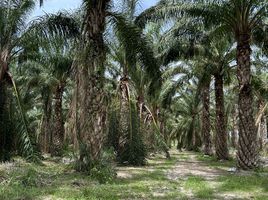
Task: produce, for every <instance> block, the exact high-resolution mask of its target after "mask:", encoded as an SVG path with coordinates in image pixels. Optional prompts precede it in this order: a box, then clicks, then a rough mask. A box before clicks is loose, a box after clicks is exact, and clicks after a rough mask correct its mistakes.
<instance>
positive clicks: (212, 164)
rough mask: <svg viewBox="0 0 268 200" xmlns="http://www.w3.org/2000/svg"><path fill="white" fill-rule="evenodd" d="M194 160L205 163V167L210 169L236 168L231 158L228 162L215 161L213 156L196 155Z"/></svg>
mask: <svg viewBox="0 0 268 200" xmlns="http://www.w3.org/2000/svg"><path fill="white" fill-rule="evenodd" d="M196 159H197V160H199V161H202V162H204V163H206V165H208V166H210V167H214V168H218V169H226V168H230V167H235V166H236V163H235V160H234V159H233V158H230V160H217V158H216V157H215V156H206V155H202V154H201V153H197V155H196Z"/></svg>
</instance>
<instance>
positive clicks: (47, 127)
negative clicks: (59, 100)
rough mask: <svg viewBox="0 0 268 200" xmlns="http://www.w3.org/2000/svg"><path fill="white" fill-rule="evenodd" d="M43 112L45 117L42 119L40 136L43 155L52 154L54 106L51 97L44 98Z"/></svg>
mask: <svg viewBox="0 0 268 200" xmlns="http://www.w3.org/2000/svg"><path fill="white" fill-rule="evenodd" d="M43 98H44V102H43V111H44V115H43V118H42V124H41V133H40V136H39V146H40V148H41V151H42V152H43V153H48V152H50V147H51V132H52V128H51V113H52V105H51V99H50V96H43Z"/></svg>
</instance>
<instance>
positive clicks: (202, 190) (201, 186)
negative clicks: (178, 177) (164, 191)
mask: <svg viewBox="0 0 268 200" xmlns="http://www.w3.org/2000/svg"><path fill="white" fill-rule="evenodd" d="M184 188H185V189H186V190H188V191H189V192H190V193H192V194H193V195H194V196H195V197H196V198H200V199H212V198H213V195H214V191H213V189H212V188H211V187H210V185H209V184H208V182H207V181H206V180H205V179H204V178H203V177H199V176H189V177H188V179H187V180H186V181H185V183H184Z"/></svg>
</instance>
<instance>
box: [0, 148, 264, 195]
mask: <svg viewBox="0 0 268 200" xmlns="http://www.w3.org/2000/svg"><path fill="white" fill-rule="evenodd" d="M171 156H172V159H171V160H166V159H165V158H164V157H163V156H162V155H155V156H152V157H151V158H150V159H148V165H147V166H145V167H118V172H117V173H118V178H117V179H116V180H115V181H114V182H113V183H109V184H98V183H97V182H96V181H93V180H91V179H90V178H89V177H88V176H86V175H83V174H81V173H76V172H75V171H73V170H72V168H71V167H70V166H69V165H67V164H63V162H61V161H57V160H50V159H49V160H46V161H44V165H43V166H40V165H34V164H29V163H25V162H23V161H22V160H16V162H14V163H8V164H2V165H0V200H5V199H6V200H13V199H16V200H19V199H20V200H36V199H37V200H38V199H42V200H54V199H60V200H62V199H77V200H82V199H89V200H99V199H100V200H101V199H108V200H115V199H129V200H132V199H144V200H147V199H228V200H229V199H237V200H239V199H241V200H242V199H260V200H267V199H268V171H267V169H264V170H262V171H259V172H235V173H232V172H228V170H229V169H230V168H231V167H233V166H234V163H233V161H228V162H218V161H216V160H214V159H213V158H210V157H204V156H202V155H201V154H198V153H192V152H178V151H176V150H172V151H171Z"/></svg>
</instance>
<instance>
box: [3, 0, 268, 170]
mask: <svg viewBox="0 0 268 200" xmlns="http://www.w3.org/2000/svg"><path fill="white" fill-rule="evenodd" d="M39 3H40V4H41V5H42V4H43V3H44V2H43V1H40V2H39ZM114 3H115V2H113V1H111V0H98V1H95V0H84V1H83V5H82V8H81V10H79V11H78V12H76V13H74V14H68V13H59V14H55V15H45V16H44V17H40V18H38V19H36V20H34V21H33V22H31V23H30V25H29V26H28V27H26V25H25V21H26V20H25V18H26V17H27V16H28V15H29V13H30V11H31V10H32V9H33V7H34V5H35V2H34V1H32V0H9V1H4V2H3V3H1V4H0V9H1V13H0V14H1V15H2V16H1V18H0V28H1V29H0V33H1V34H0V55H1V59H0V64H1V68H0V69H1V71H0V72H1V73H0V90H1V95H0V122H1V124H0V126H1V130H0V135H1V137H2V138H3V140H1V151H0V158H1V160H7V159H8V158H9V156H8V154H7V153H9V152H14V151H13V150H14V145H15V144H14V141H20V145H19V146H20V147H21V148H19V150H20V152H21V154H22V155H26V156H27V157H28V158H31V157H33V155H34V154H35V153H34V152H37V149H38V148H39V149H41V151H42V152H50V153H51V154H52V155H54V156H57V155H62V151H63V148H64V141H65V142H67V141H68V140H69V143H71V144H74V146H75V147H76V149H79V161H80V162H81V163H82V164H83V165H85V166H87V165H91V164H92V163H97V162H98V161H99V160H100V159H101V157H102V152H103V149H104V144H110V145H111V146H113V147H114V149H115V150H116V151H117V153H118V155H121V156H122V157H121V158H124V159H125V160H124V159H123V160H122V162H125V161H126V160H127V161H128V162H130V163H131V161H129V157H131V156H128V155H129V154H131V155H132V154H135V152H138V150H137V147H135V145H141V144H142V145H143V142H142V141H144V142H145V143H146V145H147V147H148V149H150V150H156V149H155V148H160V149H162V150H163V151H165V152H166V155H167V157H168V156H169V154H168V144H170V141H171V140H172V139H175V138H176V139H177V140H178V147H185V148H187V149H189V150H197V149H198V148H199V147H201V146H202V145H203V146H204V153H205V154H207V155H212V152H213V151H212V150H213V148H212V147H213V146H214V145H213V144H215V153H216V156H217V158H218V159H228V158H229V152H228V134H227V132H228V130H230V128H229V126H230V124H231V123H230V117H229V116H230V115H232V113H234V114H237V115H239V123H238V124H239V125H238V126H239V131H238V132H239V141H238V145H237V149H238V153H237V161H238V166H239V167H240V168H243V169H253V168H256V167H258V166H259V145H258V144H259V142H258V138H260V137H259V136H258V134H257V132H258V133H259V135H260V134H263V133H264V132H265V130H264V129H265V128H264V127H265V126H260V127H259V128H258V130H257V127H256V124H265V122H264V121H265V119H266V118H265V112H266V111H265V109H266V107H267V106H265V102H266V97H263V98H259V99H261V100H262V101H261V102H260V109H259V115H258V116H260V117H259V118H260V120H258V121H257V122H262V123H256V120H255V119H254V113H256V111H255V110H254V109H253V108H254V106H253V103H254V102H255V101H254V99H253V97H254V94H255V93H259V94H260V96H262V95H263V92H259V91H262V90H263V91H267V90H266V88H265V87H263V85H262V84H260V83H262V79H263V77H262V76H263V72H265V70H263V69H261V70H260V74H261V75H258V74H256V76H254V78H255V77H259V78H256V80H257V81H256V82H254V88H252V74H251V65H252V63H253V64H254V66H257V65H258V64H260V63H261V61H263V57H261V58H260V61H259V62H258V63H257V60H253V61H252V60H251V52H252V50H251V45H252V44H253V43H254V44H255V45H256V47H254V51H255V49H256V51H259V50H262V53H266V55H267V41H268V40H267V3H266V2H265V1H260V0H259V1H257V0H256V1H247V0H229V1H227V0H226V1H219V2H217V1H206V2H203V1H189V2H188V1H179V0H178V1H174V0H173V1H168V0H166V1H159V3H158V4H157V5H156V6H154V7H152V8H149V9H148V10H145V11H144V12H143V13H141V14H140V15H139V16H136V10H135V9H136V5H137V1H134V0H133V1H131V0H129V1H122V5H123V6H122V8H123V9H122V10H123V11H122V12H120V13H118V12H115V11H114V9H113V6H112V5H113V4H114ZM25 27H26V28H25ZM265 31H266V32H265ZM29 41H31V42H29ZM235 45H236V46H237V47H236V48H235ZM235 60H236V65H235V64H234V63H235ZM255 61H256V62H255ZM260 65H263V66H264V65H265V64H260ZM256 68H257V67H256ZM235 69H236V75H237V81H236V80H234V78H233V74H235ZM11 74H14V77H15V80H16V81H14V78H13V77H12V75H11ZM253 80H254V79H253ZM15 82H17V84H18V88H19V89H16V90H15V91H18V92H17V93H15V96H17V101H16V102H17V104H16V105H22V106H19V107H20V109H19V110H12V109H11V108H12V107H14V106H15V107H16V105H15V102H13V101H12V96H13V95H14V94H13V92H12V90H11V89H10V88H11V87H10V86H9V85H10V83H14V84H13V86H14V88H17V86H16V83H15ZM25 82H27V84H26V85H25ZM212 83H214V87H213V88H214V91H215V93H214V94H213V93H211V84H212ZM226 84H229V86H228V87H225V85H226ZM232 87H233V88H234V89H233V91H231V92H230V93H231V94H232V95H234V94H236V93H239V98H238V99H237V104H238V109H236V108H235V106H229V104H228V101H230V102H231V103H230V104H236V103H233V102H234V98H233V97H232V95H228V93H227V91H229V89H230V88H232ZM255 96H256V95H255ZM211 98H214V99H215V105H214V104H213V103H212V102H211ZM9 102H11V103H9ZM37 102H38V103H37ZM118 102H119V103H118ZM9 104H11V105H9ZM12 105H13V106H12ZM33 105H34V106H33ZM134 105H135V106H134ZM212 108H213V109H214V108H215V116H214V114H213V113H214V112H211V109H212ZM135 109H136V111H135ZM230 110H232V111H233V112H231V111H230ZM113 113H114V114H113ZM13 114H14V115H16V116H20V117H19V119H22V120H19V122H18V124H22V125H20V126H19V127H20V130H21V131H18V129H15V130H13V132H14V133H15V134H14V135H13V136H12V137H11V135H10V134H8V133H9V132H10V131H11V129H10V127H12V126H10V124H14V123H15V122H14V121H13V118H12V117H11V115H13ZM116 116H117V117H116ZM115 118H118V119H115ZM136 119H137V120H136ZM211 119H213V121H214V123H212V121H211ZM233 121H234V124H236V126H237V119H236V118H235V119H234V120H233ZM111 123H114V125H116V124H117V125H116V127H117V128H115V129H114V130H115V131H112V129H113V128H114V127H113V126H112V125H111ZM64 124H65V126H64ZM2 127H3V128H2ZM200 130H201V131H200ZM212 132H213V133H214V134H213V135H211V133H212ZM233 132H234V131H233ZM266 132H267V131H266ZM16 133H17V134H16ZM18 133H19V134H18ZM36 133H37V134H36ZM106 133H108V135H107V134H106ZM234 136H235V134H234ZM135 137H138V138H139V139H135ZM107 138H108V139H109V140H110V139H112V141H113V142H110V141H107ZM214 138H215V139H214ZM144 139H145V140H144ZM15 143H16V142H15ZM234 143H235V142H234ZM15 146H17V145H15ZM12 148H13V150H12ZM129 149H132V150H129ZM135 149H136V150H135ZM138 149H142V151H145V149H144V148H143V147H141V146H140V147H139V148H138ZM126 152H127V154H126ZM126 155H127V156H126ZM139 155H140V156H141V157H142V159H141V160H143V159H144V156H145V154H143V153H139ZM132 157H133V160H139V159H137V158H134V156H132ZM138 163H139V164H141V163H143V161H141V162H140V160H139V162H138ZM132 164H135V162H133V163H132ZM81 166H82V165H81Z"/></svg>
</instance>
